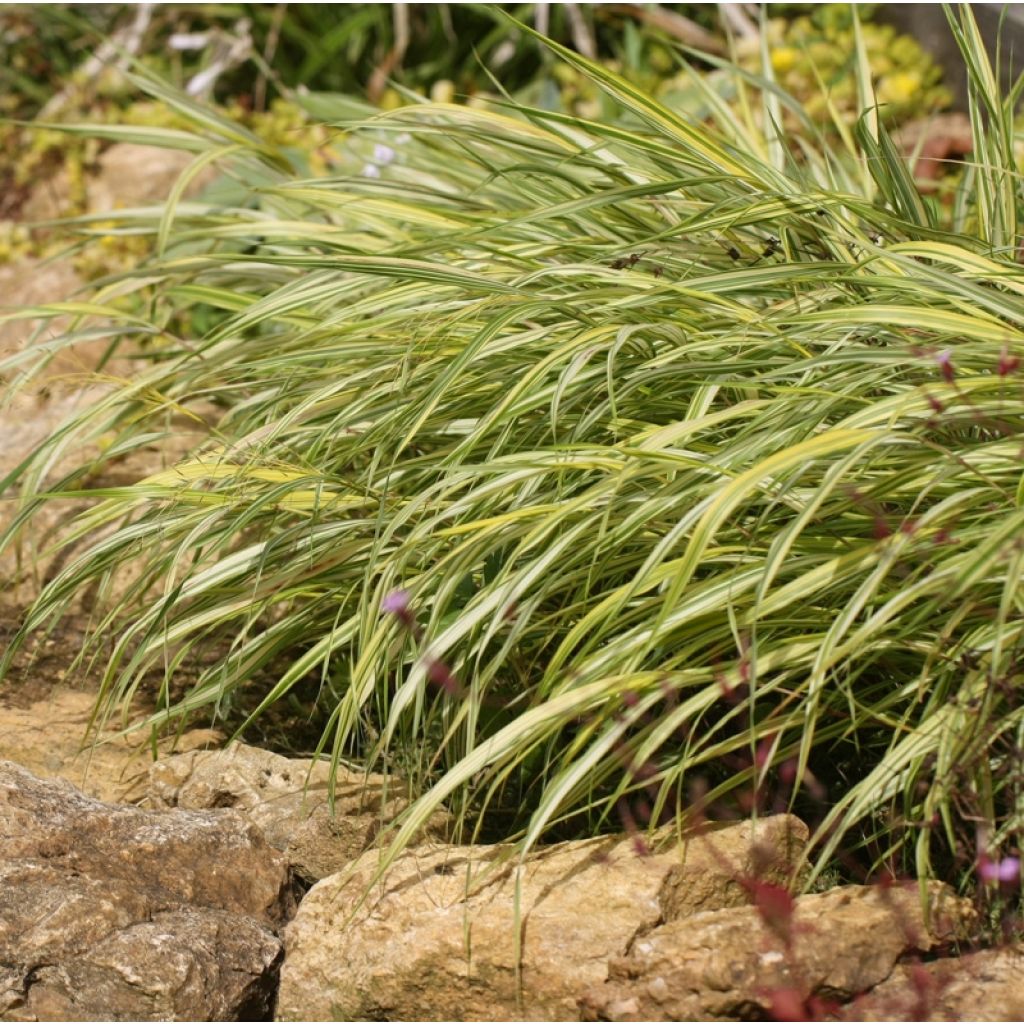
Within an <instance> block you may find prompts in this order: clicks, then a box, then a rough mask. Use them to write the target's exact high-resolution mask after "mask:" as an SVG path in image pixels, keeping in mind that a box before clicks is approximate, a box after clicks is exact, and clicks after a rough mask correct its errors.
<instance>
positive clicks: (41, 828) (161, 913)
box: [0, 762, 294, 1021]
mask: <svg viewBox="0 0 1024 1024" xmlns="http://www.w3.org/2000/svg"><path fill="white" fill-rule="evenodd" d="M293 910H294V892H293V890H292V886H291V881H290V877H289V872H288V867H287V863H286V862H285V859H284V858H283V857H282V856H281V854H280V853H278V852H277V851H276V850H273V849H272V848H270V847H269V846H268V845H267V843H266V842H265V840H264V839H263V837H262V836H261V835H260V833H259V831H258V830H257V829H256V828H255V827H254V826H253V825H252V824H251V823H249V822H247V821H245V819H243V818H242V817H241V816H239V815H237V814H235V813H233V812H231V811H205V812H186V811H175V812H173V813H170V814H168V813H161V812H152V811H143V810H140V809H138V808H134V807H124V806H114V805H111V804H105V803H102V802H101V801H98V800H94V799H92V798H90V797H87V796H85V795H84V794H83V793H81V792H79V791H78V790H76V789H75V788H74V787H73V786H71V785H70V784H69V783H67V782H63V781H47V780H40V779H38V778H36V777H35V776H33V775H32V774H30V773H29V772H27V771H25V770H24V769H22V768H19V767H18V766H17V765H14V764H11V763H10V762H0V965H3V966H2V969H0V1020H23V1021H24V1020H28V1021H32V1020H54V1019H81V1020H166V1019H177V1020H250V1019H260V1018H261V1017H264V1016H265V1015H266V1014H267V1013H268V1012H269V1008H270V1006H271V1005H272V1001H273V994H274V989H275V985H276V974H277V968H278V964H279V961H280V956H281V946H280V942H279V940H278V938H277V937H276V935H275V929H276V928H278V927H280V925H281V924H283V922H284V921H285V920H286V919H287V918H288V917H289V916H290V914H291V913H292V912H293Z"/></svg>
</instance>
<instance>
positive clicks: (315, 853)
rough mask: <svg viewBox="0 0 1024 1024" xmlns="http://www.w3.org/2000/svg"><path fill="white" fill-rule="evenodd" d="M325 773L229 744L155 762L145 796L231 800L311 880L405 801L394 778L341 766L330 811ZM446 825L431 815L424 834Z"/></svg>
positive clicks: (315, 765) (349, 854) (369, 837)
mask: <svg viewBox="0 0 1024 1024" xmlns="http://www.w3.org/2000/svg"><path fill="white" fill-rule="evenodd" d="M329 775H330V765H329V764H328V763H327V762H326V761H311V760H309V759H308V758H287V757H282V756H280V755H279V754H274V753H272V752H271V751H269V750H261V749H260V748H258V747H250V746H246V745H245V744H241V743H236V744H232V745H231V746H230V747H228V748H226V749H224V750H193V751H189V752H187V753H182V754H179V755H177V756H175V757H170V758H167V759H165V760H161V761H158V762H157V763H155V764H154V765H153V766H152V767H151V769H150V783H149V791H148V800H149V803H150V805H151V806H154V807H184V808H190V809H193V810H198V809H202V808H209V807H233V808H235V809H236V810H238V811H240V812H241V813H242V814H244V815H245V816H246V817H247V818H248V819H249V820H250V821H252V822H254V823H255V824H257V825H258V826H259V827H260V828H261V829H262V830H263V833H264V835H266V837H267V840H268V842H269V843H270V844H271V845H272V846H275V847H276V848H277V849H279V850H282V851H284V852H285V853H286V854H287V856H288V859H289V861H290V863H291V865H292V868H293V870H294V871H295V872H296V874H298V875H299V876H300V877H301V878H304V879H305V880H306V881H310V882H315V881H318V880H319V879H321V878H324V877H325V876H327V875H329V874H333V873H334V872H336V871H340V870H342V868H344V867H347V866H348V865H349V864H350V863H351V862H352V861H353V860H355V858H356V857H358V856H359V855H360V854H361V853H363V851H364V850H366V849H368V848H369V847H370V846H371V845H372V844H373V841H374V839H375V838H376V836H377V833H378V832H379V830H380V828H381V825H382V824H385V823H387V822H388V821H390V820H391V819H393V818H394V817H395V816H396V815H398V814H399V813H400V812H401V811H403V810H405V808H406V807H407V806H408V801H407V800H406V799H405V798H404V796H402V794H401V793H400V792H399V791H398V783H396V782H395V781H394V780H392V781H390V782H388V780H386V779H385V778H384V776H381V775H365V774H363V773H361V772H353V771H347V770H345V769H344V768H340V769H339V771H338V776H337V780H336V783H335V793H334V797H335V807H334V814H333V815H332V814H331V812H330V808H329V807H328V803H327V787H328V778H329ZM447 824H448V823H447V819H446V818H445V816H444V815H440V814H439V815H436V816H435V817H434V819H433V820H432V821H431V823H430V825H429V826H428V828H427V830H426V832H425V834H424V839H427V838H431V837H433V838H438V839H440V838H443V837H444V835H445V833H446V830H447Z"/></svg>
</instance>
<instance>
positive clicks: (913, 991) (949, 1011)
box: [837, 945, 1024, 1021]
mask: <svg viewBox="0 0 1024 1024" xmlns="http://www.w3.org/2000/svg"><path fill="white" fill-rule="evenodd" d="M837 1019H839V1020H862V1021H884V1020H916V1021H923V1020H927V1021H961V1020H975V1021H982V1020H983V1021H997V1020H1013V1021H1020V1020H1024V945H1016V946H1007V947H1004V948H1002V949H985V950H981V951H980V952H977V953H968V954H967V955H966V956H962V957H957V958H952V957H949V958H943V959H940V960H932V961H929V962H927V963H917V964H900V965H898V966H897V967H896V969H895V970H894V971H893V973H892V974H891V975H890V977H889V978H888V979H886V980H885V981H884V982H882V984H881V985H879V986H877V987H876V988H874V989H872V990H871V991H870V992H868V993H866V994H865V995H864V996H862V997H861V998H859V999H856V1000H854V1001H853V1002H852V1003H851V1004H850V1005H849V1006H846V1007H844V1008H843V1011H842V1012H841V1013H840V1014H839V1015H838V1017H837Z"/></svg>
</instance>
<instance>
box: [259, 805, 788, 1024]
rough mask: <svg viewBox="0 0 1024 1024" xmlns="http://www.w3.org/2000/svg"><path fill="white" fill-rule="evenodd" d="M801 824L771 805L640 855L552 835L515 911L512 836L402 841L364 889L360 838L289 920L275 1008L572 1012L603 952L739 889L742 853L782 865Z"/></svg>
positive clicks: (353, 1015) (602, 973)
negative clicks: (553, 842) (348, 865)
mask: <svg viewBox="0 0 1024 1024" xmlns="http://www.w3.org/2000/svg"><path fill="white" fill-rule="evenodd" d="M806 837H807V830H806V828H805V826H804V825H803V824H802V823H801V822H799V821H797V820H796V819H794V818H791V817H788V816H779V817H775V818H767V819H763V820H761V821H760V822H758V823H757V824H756V825H754V824H752V823H750V822H746V823H743V824H740V825H734V826H729V827H727V828H724V829H722V830H720V831H716V832H715V833H714V835H713V843H708V842H706V841H704V840H703V838H702V837H695V838H693V839H692V840H691V841H690V842H688V843H687V844H685V845H675V846H673V847H671V848H670V849H668V850H666V851H663V852H658V853H655V854H652V855H650V856H639V855H638V854H637V852H636V850H635V847H634V844H633V842H632V841H631V840H630V839H628V838H623V837H612V838H609V839H597V840H591V841H584V842H574V843H562V844H558V845H557V846H552V847H548V848H545V849H542V850H539V851H537V852H535V853H533V854H532V855H531V856H530V857H529V858H528V860H527V863H526V866H525V869H523V871H522V872H521V891H520V899H519V907H520V917H519V919H518V921H517V915H516V879H515V863H516V862H514V861H512V862H506V863H502V862H501V858H502V856H503V855H506V856H507V855H508V854H509V850H508V849H507V848H501V847H455V846H453V847H447V848H437V847H419V848H416V849H413V850H410V851H407V852H406V853H405V854H404V855H403V856H401V857H400V858H398V859H397V861H396V862H395V864H394V865H393V866H392V868H391V869H390V871H389V872H388V873H387V875H386V876H385V878H384V880H383V881H382V882H381V883H379V884H377V885H376V886H375V887H374V888H373V890H372V895H371V896H370V897H368V898H367V899H366V900H365V901H363V902H360V900H361V897H362V896H363V894H364V893H365V892H366V890H367V888H368V887H369V886H370V883H371V881H372V879H373V876H374V874H375V872H376V868H377V864H378V854H377V853H376V852H372V851H371V852H368V853H366V854H364V855H363V857H362V858H360V860H359V861H357V862H356V864H355V865H354V867H353V869H352V871H351V872H344V873H341V874H338V875H334V876H331V877H330V878H326V879H324V880H323V881H322V882H320V883H319V884H318V885H316V886H314V887H313V889H312V890H311V891H310V892H309V894H308V895H307V896H306V898H305V899H304V900H303V902H302V905H301V907H300V908H299V912H298V914H297V916H296V918H295V920H294V921H293V922H292V923H291V924H290V925H289V926H288V928H287V930H286V934H285V946H286V951H287V955H286V960H285V965H284V967H283V968H282V974H281V989H280V992H279V996H278V1011H277V1012H278V1016H279V1018H280V1019H282V1020H323V1019H343V1020H346V1019H347V1020H367V1019H370V1020H576V1019H578V1013H579V1011H578V1009H577V1003H576V1000H577V997H578V996H579V995H580V994H581V993H582V991H584V990H585V989H586V988H588V987H590V986H593V985H598V984H600V983H601V982H603V981H604V980H605V977H606V975H607V963H608V959H609V957H612V956H621V955H623V954H625V953H626V952H627V950H628V949H629V948H630V945H631V943H632V942H633V941H634V939H635V938H636V936H637V935H642V934H644V933H646V932H647V931H649V930H650V929H652V928H654V927H655V926H657V925H658V924H660V923H661V922H662V921H663V920H665V919H667V918H671V917H675V916H678V915H683V914H687V913H692V912H693V911H694V910H695V909H697V908H699V907H707V906H709V905H716V906H730V905H737V904H742V903H744V902H745V901H746V898H747V897H746V893H745V891H744V889H743V887H742V886H741V885H740V884H739V883H738V881H737V876H739V875H742V874H743V873H744V872H745V871H748V870H750V869H751V868H752V866H753V862H757V864H758V866H759V867H760V868H761V869H762V870H763V871H764V872H765V877H766V878H767V879H768V880H772V881H775V882H781V881H783V880H784V878H785V877H786V875H787V874H788V872H789V865H791V864H792V863H793V861H794V860H795V859H796V857H797V855H798V854H799V852H800V849H801V848H802V845H803V843H804V841H805V840H806ZM769 854H770V855H769ZM517 936H518V937H519V939H520V940H521V949H520V950H519V953H518V955H517V948H516V947H517ZM517 967H518V970H517Z"/></svg>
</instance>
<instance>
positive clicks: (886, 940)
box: [580, 882, 974, 1021]
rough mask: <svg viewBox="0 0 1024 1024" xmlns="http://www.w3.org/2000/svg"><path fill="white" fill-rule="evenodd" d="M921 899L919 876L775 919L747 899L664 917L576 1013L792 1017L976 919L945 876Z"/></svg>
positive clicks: (818, 897) (858, 889) (843, 996)
mask: <svg viewBox="0 0 1024 1024" xmlns="http://www.w3.org/2000/svg"><path fill="white" fill-rule="evenodd" d="M928 905H929V908H930V909H929V915H928V919H927V921H926V920H925V916H924V912H923V901H922V896H921V890H920V889H919V888H918V887H917V886H916V885H912V886H909V887H906V888H888V889H881V888H877V887H870V886H843V887H841V888H838V889H832V890H830V891H829V892H825V893H820V894H814V895H808V896H803V897H801V898H799V899H798V900H796V901H795V906H794V908H793V913H792V915H791V917H789V918H788V921H787V922H786V923H785V925H784V927H781V928H780V927H769V926H768V925H767V924H766V923H765V920H764V919H763V918H762V915H761V914H760V913H759V912H758V910H757V909H755V908H754V907H735V908H731V909H726V910H719V911H712V912H710V913H703V914H698V915H695V916H693V917H689V918H686V919H683V920H676V921H671V922H667V923H665V924H663V925H661V926H660V927H658V928H655V929H654V930H652V931H651V932H650V934H648V935H644V936H641V937H639V938H638V939H637V940H636V942H634V943H633V945H632V947H631V949H630V950H629V953H628V954H627V955H626V956H624V957H618V958H616V959H614V960H613V961H612V963H611V965H610V972H609V978H608V980H607V981H606V982H605V983H604V984H600V985H596V986H593V987H591V988H590V989H589V990H588V991H587V992H586V993H585V994H584V995H583V997H582V999H581V1000H580V1009H581V1011H582V1015H583V1019H585V1020H612V1021H619V1020H665V1021H671V1020H722V1021H726V1020H758V1019H762V1020H763V1019H783V1020H789V1019H794V1018H793V1017H792V1016H791V1014H792V1013H793V1012H794V1011H795V1010H796V1009H797V1008H799V1007H801V1006H804V1007H806V1005H807V1001H808V1000H809V999H811V998H813V997H817V998H818V999H819V1000H822V1001H823V1002H826V1003H827V1002H830V1001H834V1002H836V1003H843V1002H847V1001H849V1000H851V999H853V998H854V997H855V996H856V995H857V994H859V993H862V992H866V991H867V990H869V989H871V988H873V987H874V986H876V985H879V984H880V983H881V982H883V981H885V980H886V979H887V978H889V977H890V975H892V973H893V971H894V969H895V967H896V964H897V962H898V961H899V960H900V958H902V957H904V956H906V955H907V954H911V953H915V952H926V951H928V950H931V949H933V948H935V947H936V946H940V945H942V944H944V943H949V942H952V941H953V940H955V939H957V938H959V937H963V936H964V935H965V934H966V932H967V930H968V929H969V928H970V926H971V925H972V924H973V922H974V910H973V908H972V906H971V904H970V903H969V901H967V900H963V899H960V898H959V897H957V896H956V895H955V894H954V892H953V891H952V890H951V889H950V888H949V887H948V886H946V885H943V884H942V883H938V882H935V883H932V884H931V886H930V888H929V889H928ZM787 929H788V934H789V937H790V939H791V942H792V945H791V946H787V942H786V939H785V937H784V936H785V934H786V932H787ZM773 1010H774V1012H775V1017H774V1018H773V1017H772V1015H771V1014H772V1011H773ZM787 1011H788V1013H787ZM780 1013H782V1014H783V1016H779V1014H780Z"/></svg>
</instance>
